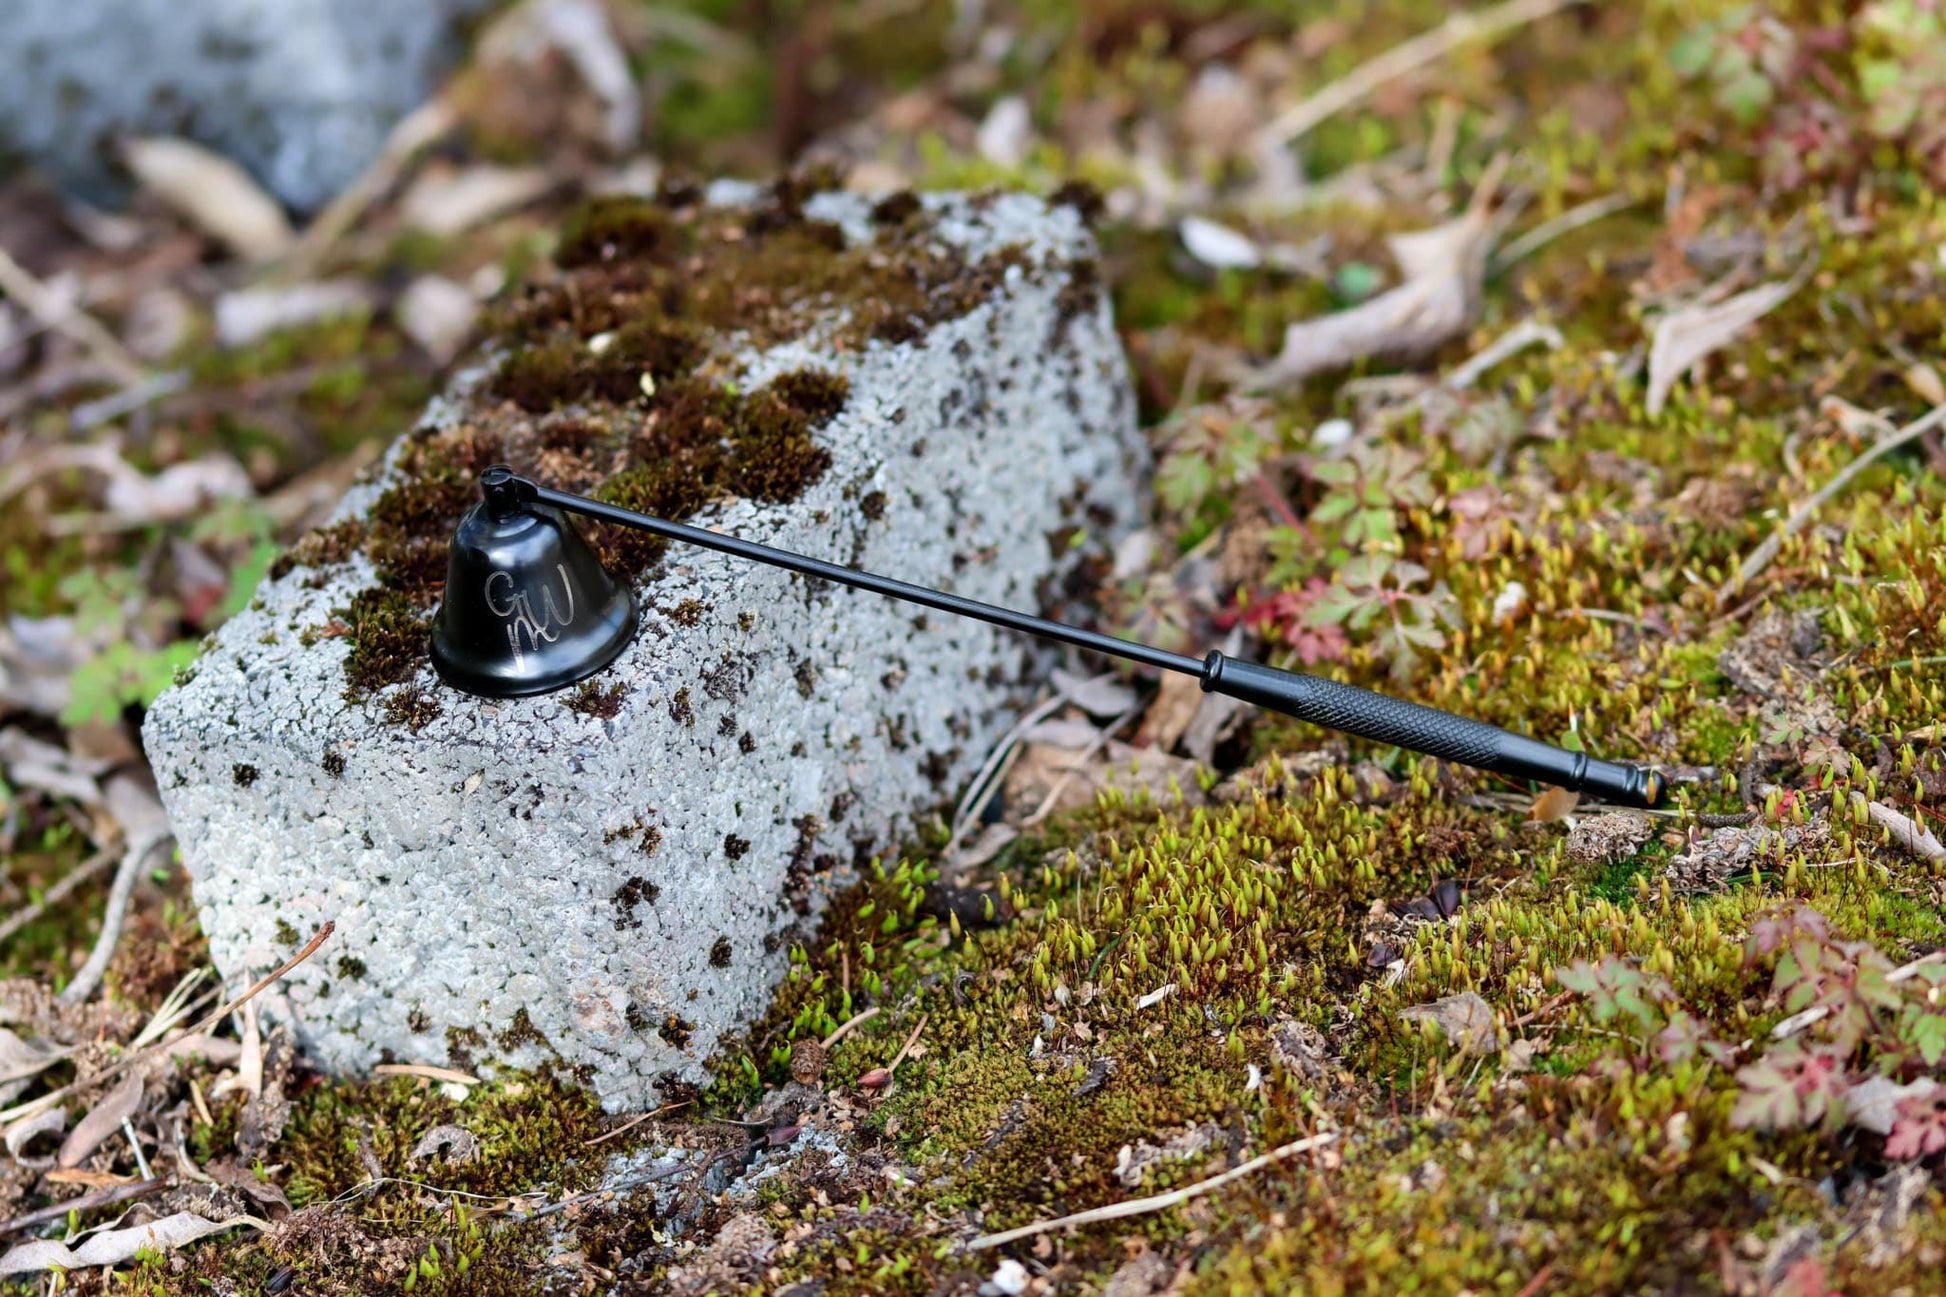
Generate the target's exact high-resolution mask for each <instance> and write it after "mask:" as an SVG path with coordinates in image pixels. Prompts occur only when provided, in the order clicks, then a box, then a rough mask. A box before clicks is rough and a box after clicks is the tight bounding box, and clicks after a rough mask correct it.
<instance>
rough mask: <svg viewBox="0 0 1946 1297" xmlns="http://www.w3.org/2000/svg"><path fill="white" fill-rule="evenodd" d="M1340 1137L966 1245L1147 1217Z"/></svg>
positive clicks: (1328, 1135)
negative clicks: (1153, 1194)
mask: <svg viewBox="0 0 1946 1297" xmlns="http://www.w3.org/2000/svg"><path fill="white" fill-rule="evenodd" d="M1337 1138H1338V1132H1336V1131H1326V1132H1325V1133H1324V1134H1322V1135H1312V1136H1309V1137H1308V1138H1305V1139H1300V1140H1296V1141H1294V1142H1292V1143H1289V1144H1286V1145H1284V1146H1283V1147H1282V1148H1273V1149H1272V1150H1270V1152H1268V1153H1265V1154H1263V1155H1262V1156H1261V1157H1253V1158H1251V1159H1250V1160H1249V1161H1248V1162H1245V1163H1243V1164H1242V1165H1241V1166H1237V1167H1234V1168H1232V1169H1231V1170H1228V1171H1225V1172H1224V1173H1223V1174H1221V1175H1213V1176H1211V1177H1210V1178H1209V1179H1207V1180H1199V1181H1197V1182H1196V1183H1195V1184H1192V1185H1187V1186H1185V1187H1183V1188H1181V1189H1172V1190H1170V1191H1169V1192H1168V1193H1159V1194H1156V1195H1155V1196H1154V1197H1152V1198H1131V1199H1129V1200H1128V1201H1127V1202H1112V1203H1109V1204H1108V1205H1107V1206H1106V1207H1094V1208H1091V1209H1089V1210H1088V1211H1078V1212H1076V1213H1075V1214H1074V1215H1072V1216H1062V1217H1060V1218H1058V1219H1056V1220H1043V1221H1038V1222H1036V1223H1034V1224H1032V1225H1022V1226H1021V1227H1020V1228H1019V1229H1009V1230H1002V1231H1001V1232H1000V1233H998V1234H986V1235H983V1236H981V1237H980V1238H976V1239H974V1240H973V1241H972V1242H971V1243H968V1244H967V1245H966V1248H967V1251H969V1252H980V1251H984V1250H985V1249H987V1248H992V1247H1001V1246H1003V1245H1005V1244H1008V1243H1013V1242H1017V1241H1019V1240H1020V1239H1023V1238H1032V1237H1033V1236H1034V1235H1036V1234H1045V1233H1047V1232H1048V1231H1050V1230H1057V1229H1073V1228H1074V1227H1076V1226H1079V1225H1092V1224H1094V1223H1095V1222H1096V1221H1103V1220H1120V1219H1121V1218H1122V1217H1124V1216H1146V1215H1148V1214H1149V1213H1150V1212H1156V1211H1167V1210H1168V1209H1169V1208H1171V1207H1179V1206H1181V1205H1182V1204H1183V1203H1186V1202H1188V1201H1189V1200H1190V1199H1192V1198H1200V1197H1202V1196H1203V1195H1204V1194H1206V1193H1214V1192H1216V1190H1218V1189H1221V1188H1222V1187H1223V1186H1224V1185H1226V1184H1230V1183H1233V1182H1234V1181H1237V1180H1241V1179H1242V1178H1243V1177H1244V1176H1246V1175H1250V1174H1252V1173H1253V1172H1256V1171H1261V1170H1262V1169H1263V1168H1264V1167H1267V1166H1269V1165H1270V1164H1271V1163H1272V1162H1281V1161H1283V1160H1284V1159H1285V1158H1289V1157H1295V1156H1297V1155H1298V1154H1299V1153H1308V1152H1310V1151H1311V1150H1312V1149H1314V1148H1323V1147H1324V1146H1325V1145H1326V1144H1329V1143H1331V1142H1332V1141H1333V1140H1335V1139H1337Z"/></svg>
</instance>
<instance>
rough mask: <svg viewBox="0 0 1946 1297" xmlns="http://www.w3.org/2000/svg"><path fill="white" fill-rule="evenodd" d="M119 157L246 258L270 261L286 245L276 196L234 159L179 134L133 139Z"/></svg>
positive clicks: (286, 225) (286, 227)
mask: <svg viewBox="0 0 1946 1297" xmlns="http://www.w3.org/2000/svg"><path fill="white" fill-rule="evenodd" d="M122 160H123V161H124V162H126V163H127V164H128V169H129V171H131V172H132V173H134V176H135V178H136V179H137V180H138V181H140V182H141V184H142V187H143V188H145V189H147V190H148V191H149V192H150V193H152V194H154V195H155V196H156V197H157V198H159V199H161V200H162V202H163V203H164V204H165V205H167V206H168V207H170V208H171V209H172V210H174V211H175V212H176V213H177V214H178V215H180V216H181V217H183V219H185V220H187V221H188V222H189V223H190V224H191V225H193V226H195V227H196V228H197V229H198V230H200V231H202V232H203V233H204V234H207V235H209V236H210V237H211V238H213V239H215V240H216V241H217V242H218V243H221V244H223V245H224V246H226V247H228V248H229V249H230V250H231V251H232V252H235V253H236V254H237V255H238V256H240V257H242V258H243V259H244V260H245V261H271V260H274V259H276V258H277V257H280V256H282V255H283V254H284V253H285V252H287V251H289V250H290V246H291V243H292V242H293V240H294V236H293V234H292V233H291V223H290V221H289V220H288V219H286V218H285V216H284V209H283V208H282V207H280V206H278V205H277V200H276V199H274V198H272V197H271V196H270V195H269V194H267V193H265V192H264V191H263V189H262V187H261V186H259V185H258V184H257V182H256V181H254V180H252V179H251V178H250V174H249V173H248V172H247V171H245V170H244V169H243V168H242V167H240V166H238V165H237V164H236V163H234V162H232V161H230V160H229V159H228V158H226V157H223V156H222V155H221V154H218V153H213V152H211V151H210V150H209V149H206V148H204V147H203V146H202V145H200V144H192V143H190V142H189V141H188V140H180V139H168V138H162V139H131V140H127V141H124V142H123V145H122Z"/></svg>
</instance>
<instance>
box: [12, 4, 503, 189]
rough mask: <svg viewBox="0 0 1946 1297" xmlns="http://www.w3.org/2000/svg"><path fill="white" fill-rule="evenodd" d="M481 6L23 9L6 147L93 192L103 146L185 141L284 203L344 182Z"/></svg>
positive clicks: (426, 86) (417, 96)
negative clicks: (236, 165)
mask: <svg viewBox="0 0 1946 1297" xmlns="http://www.w3.org/2000/svg"><path fill="white" fill-rule="evenodd" d="M486 8H487V3H486V0H417V2H416V3H412V4H401V3H399V2H398V0H91V2H90V3H86V4H75V3H73V2H72V0H17V2H16V3H14V4H10V5H8V6H7V9H6V16H7V41H6V57H5V59H4V71H5V75H4V76H0V145H4V146H5V148H6V149H7V151H9V152H12V153H16V154H19V155H23V156H26V157H29V158H32V159H34V160H35V161H36V162H38V163H40V164H41V165H42V166H43V167H45V168H46V169H47V170H48V171H49V172H50V173H52V174H53V175H54V176H55V177H56V178H57V179H59V180H60V181H62V182H63V183H64V184H67V185H69V186H71V187H73V188H76V189H78V190H80V191H81V192H82V193H83V194H85V195H87V196H89V197H91V198H97V199H100V198H104V197H111V196H113V194H114V193H115V192H116V190H118V189H119V188H120V185H121V181H120V180H119V178H118V177H117V175H116V174H115V172H114V170H113V169H112V167H111V165H110V164H109V163H108V161H107V160H106V159H107V154H106V152H105V151H104V149H103V147H102V146H103V143H104V141H111V140H114V139H118V138H120V137H123V136H127V135H188V136H192V137H193V138H195V139H196V140H197V141H199V142H200V143H203V144H207V145H210V146H211V147H213V148H215V149H217V150H219V151H221V152H223V153H226V154H228V155H229V156H231V157H233V158H235V159H236V160H237V161H238V162H240V163H242V164H243V165H244V166H245V167H247V168H248V169H249V170H250V171H251V172H253V173H254V174H255V175H256V176H257V178H258V179H259V180H260V181H262V182H263V183H264V185H265V186H267V187H268V188H269V189H270V190H271V192H272V193H275V194H276V195H277V196H278V197H279V198H281V199H283V200H284V201H285V202H286V203H289V204H292V205H293V206H296V207H299V208H305V209H309V208H315V207H320V206H322V205H323V204H325V203H327V202H329V201H330V200H331V199H332V198H334V197H336V196H337V195H338V193H339V192H340V191H341V190H343V189H344V188H345V187H346V186H347V185H349V184H350V183H351V182H352V180H353V179H354V178H356V177H357V175H358V174H359V172H361V171H362V170H364V168H365V166H366V165H367V164H368V163H369V162H370V161H371V160H372V159H373V158H374V157H376V156H378V152H379V149H380V148H381V147H382V146H383V145H384V143H385V137H386V133H387V132H388V131H390V130H391V128H392V125H393V123H394V122H396V121H397V120H398V119H399V118H400V117H402V116H404V115H405V114H406V113H407V112H409V111H411V110H412V109H413V108H414V107H415V106H417V105H418V104H419V103H420V102H421V101H423V100H424V98H425V97H426V95H427V94H428V93H429V92H430V90H431V89H432V86H433V84H434V81H435V78H436V77H437V76H438V75H439V73H440V72H441V71H442V70H443V68H444V67H445V66H446V64H447V63H448V62H450V61H451V59H452V58H453V57H454V56H455V55H456V54H457V53H458V52H459V48H460V45H459V35H460V33H459V31H458V26H459V24H460V22H461V21H462V20H464V19H465V18H467V17H469V16H472V15H475V14H478V13H480V12H482V11H483V10H485V9H486Z"/></svg>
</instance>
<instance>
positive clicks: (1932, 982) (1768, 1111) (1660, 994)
mask: <svg viewBox="0 0 1946 1297" xmlns="http://www.w3.org/2000/svg"><path fill="white" fill-rule="evenodd" d="M1743 967H1744V969H1745V970H1746V971H1762V970H1764V969H1766V968H1767V969H1768V970H1769V972H1770V999H1771V1002H1773V1003H1774V1004H1775V1005H1776V1007H1777V1008H1779V1009H1781V1010H1783V1011H1784V1013H1785V1015H1786V1016H1785V1017H1784V1018H1783V1019H1781V1020H1780V1022H1779V1024H1778V1026H1777V1028H1776V1029H1775V1030H1773V1032H1772V1033H1771V1039H1770V1040H1769V1041H1767V1042H1766V1043H1765V1045H1764V1046H1763V1047H1762V1048H1761V1052H1759V1053H1757V1054H1756V1055H1755V1057H1752V1058H1750V1060H1749V1061H1748V1062H1747V1063H1745V1064H1744V1065H1743V1066H1741V1067H1737V1066H1736V1063H1737V1059H1738V1056H1739V1053H1740V1051H1741V1049H1748V1048H1750V1046H1749V1044H1748V1043H1746V1044H1745V1045H1744V1046H1742V1047H1735V1046H1732V1045H1730V1044H1728V1043H1726V1042H1724V1041H1722V1040H1720V1039H1718V1038H1717V1037H1716V1035H1715V1034H1714V1032H1713V1030H1712V1028H1711V1026H1710V1024H1709V1023H1707V1022H1705V1021H1704V1020H1702V1019H1701V1018H1699V1017H1697V1016H1696V1015H1695V1014H1693V1013H1691V1012H1690V1011H1689V1010H1688V1009H1686V1008H1684V1007H1683V1006H1682V1005H1681V1004H1680V1003H1679V1002H1678V998H1677V995H1676V992H1675V989H1674V987H1673V986H1672V985H1671V984H1670V982H1669V980H1668V979H1667V978H1666V977H1663V976H1662V975H1661V974H1659V973H1655V972H1650V971H1647V970H1644V969H1642V968H1640V967H1637V966H1636V965H1634V964H1631V963H1628V962H1626V961H1624V960H1622V959H1619V958H1616V957H1614V956H1610V957H1608V958H1606V959H1603V960H1602V961H1601V962H1600V963H1596V964H1590V963H1588V962H1586V961H1577V962H1576V963H1574V964H1573V965H1571V966H1569V967H1567V968H1563V969H1560V970H1558V971H1557V972H1556V973H1555V980H1556V981H1558V982H1559V983H1560V985H1561V986H1562V987H1564V988H1565V989H1567V990H1570V991H1573V992H1575V993H1577V994H1578V995H1581V996H1582V997H1584V998H1585V1000H1586V1002H1587V1007H1588V1010H1589V1013H1590V1015H1591V1016H1592V1017H1593V1018H1594V1020H1595V1021H1596V1022H1598V1023H1615V1024H1617V1025H1619V1026H1621V1027H1622V1028H1624V1029H1626V1030H1627V1032H1628V1034H1629V1035H1631V1036H1632V1037H1633V1038H1634V1039H1636V1040H1637V1041H1638V1042H1639V1048H1641V1049H1642V1050H1643V1051H1644V1052H1648V1053H1653V1054H1654V1056H1655V1057H1657V1058H1658V1059H1660V1060H1661V1061H1662V1062H1663V1063H1666V1064H1669V1065H1672V1066H1674V1065H1678V1064H1682V1063H1687V1062H1689V1061H1691V1060H1693V1059H1698V1058H1700V1059H1706V1060H1707V1061H1709V1062H1710V1063H1714V1064H1715V1065H1717V1066H1719V1067H1722V1068H1725V1069H1730V1068H1735V1080H1736V1087H1737V1097H1736V1105H1735V1107H1734V1108H1733V1109H1732V1111H1731V1113H1730V1122H1731V1124H1732V1125H1735V1126H1740V1127H1743V1128H1746V1129H1751V1130H1761V1131H1785V1130H1801V1129H1805V1128H1808V1127H1818V1128H1820V1129H1822V1130H1824V1131H1826V1132H1827V1133H1830V1134H1834V1135H1835V1134H1836V1133H1837V1132H1839V1131H1840V1130H1842V1129H1843V1128H1845V1127H1846V1126H1854V1127H1860V1128H1863V1129H1865V1130H1869V1131H1876V1132H1877V1133H1880V1134H1883V1135H1885V1137H1886V1139H1885V1154H1886V1156H1887V1157H1890V1158H1893V1159H1900V1160H1912V1159H1916V1158H1920V1157H1928V1156H1931V1155H1933V1154H1935V1153H1939V1152H1941V1151H1946V1091H1942V1090H1941V1089H1940V1087H1938V1086H1936V1085H1935V1084H1934V1082H1933V1081H1932V1080H1931V1079H1930V1076H1929V1074H1930V1073H1931V1072H1932V1071H1933V1070H1934V1069H1935V1068H1937V1067H1938V1065H1939V1062H1940V1060H1941V1058H1942V1057H1946V1006H1941V1005H1940V1004H1939V1003H1938V1001H1939V995H1940V988H1941V987H1942V986H1946V966H1942V965H1939V964H1916V965H1908V966H1907V967H1905V968H1903V969H1897V968H1894V967H1893V965H1892V962H1891V960H1889V959H1887V958H1886V957H1885V955H1883V954H1882V953H1880V952H1879V951H1878V950H1877V949H1876V948H1874V947H1873V946H1871V945H1869V944H1868V943H1865V942H1856V941H1843V940H1840V939H1839V938H1837V937H1836V936H1835V935H1834V934H1833V932H1832V930H1831V925H1830V923H1829V922H1828V921H1827V920H1826V919H1825V917H1824V915H1822V914H1820V913H1819V912H1818V911H1816V910H1814V909H1811V908H1810V907H1808V906H1802V905H1796V906H1787V907H1785V908H1782V909H1778V910H1775V911H1772V912H1770V913H1768V914H1765V915H1763V916H1762V917H1760V918H1758V919H1757V920H1756V921H1754V922H1753V923H1752V924H1751V925H1750V934H1749V937H1748V938H1747V939H1746V941H1745V945H1744V959H1743ZM1779 1036H1781V1039H1779V1038H1777V1037H1779Z"/></svg>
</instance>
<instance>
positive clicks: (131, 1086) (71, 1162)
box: [54, 1072, 142, 1167]
mask: <svg viewBox="0 0 1946 1297" xmlns="http://www.w3.org/2000/svg"><path fill="white" fill-rule="evenodd" d="M141 1107H142V1075H141V1073H139V1072H130V1073H129V1074H128V1076H127V1077H125V1078H124V1079H123V1081H122V1083H121V1084H120V1085H118V1086H116V1087H115V1088H114V1089H112V1090H110V1091H109V1092H108V1093H107V1094H106V1095H104V1096H102V1099H101V1102H99V1103H97V1104H96V1105H95V1106H94V1108H93V1109H92V1110H90V1111H89V1113H88V1115H87V1116H85V1117H83V1118H82V1119H81V1120H80V1121H78V1122H76V1123H75V1127H74V1130H73V1131H71V1132H70V1133H69V1134H68V1137H67V1139H66V1140H64V1141H63V1142H62V1144H61V1151H60V1152H59V1153H58V1154H56V1155H55V1158H54V1164H55V1165H56V1166H60V1167H74V1166H80V1165H81V1164H82V1163H83V1162H85V1161H87V1160H88V1155H89V1154H90V1153H93V1152H94V1151H95V1150H96V1149H98V1148H100V1147H101V1146H102V1145H103V1144H104V1143H106V1142H107V1141H108V1138H109V1137H110V1136H111V1135H113V1134H115V1133H116V1132H117V1131H119V1130H120V1129H121V1128H122V1119H123V1118H125V1117H133V1116H134V1115H135V1114H136V1112H137V1111H139V1110H140V1109H141Z"/></svg>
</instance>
